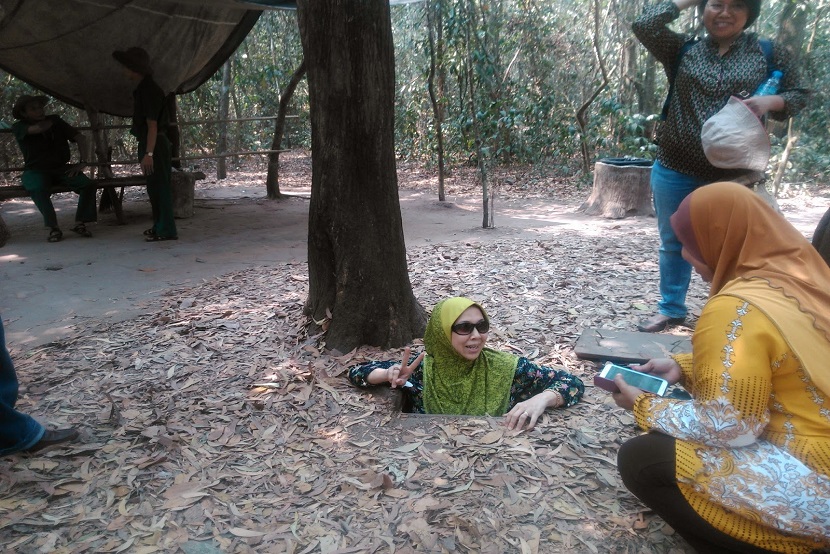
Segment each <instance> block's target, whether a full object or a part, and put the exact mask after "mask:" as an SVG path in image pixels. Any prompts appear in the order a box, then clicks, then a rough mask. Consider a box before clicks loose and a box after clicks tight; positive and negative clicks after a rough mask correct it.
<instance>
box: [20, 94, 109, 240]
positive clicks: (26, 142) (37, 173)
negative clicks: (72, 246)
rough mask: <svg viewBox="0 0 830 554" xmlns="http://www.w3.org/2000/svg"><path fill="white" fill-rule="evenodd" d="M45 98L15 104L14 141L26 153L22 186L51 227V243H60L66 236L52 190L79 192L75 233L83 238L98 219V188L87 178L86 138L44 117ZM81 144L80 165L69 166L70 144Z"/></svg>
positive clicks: (25, 97)
mask: <svg viewBox="0 0 830 554" xmlns="http://www.w3.org/2000/svg"><path fill="white" fill-rule="evenodd" d="M48 102H49V99H48V98H46V97H45V96H30V95H28V94H24V95H23V96H21V97H20V98H18V99H17V101H16V102H15V103H14V108H13V109H12V115H13V116H14V118H15V119H16V120H17V121H15V123H14V124H13V125H12V132H13V133H14V138H16V139H17V144H19V145H20V150H21V152H23V161H24V170H23V177H22V181H23V187H24V188H25V189H26V191H28V193H29V195H30V196H31V197H32V201H34V203H35V206H37V209H38V210H40V213H41V214H42V215H43V222H44V223H45V224H46V226H47V227H49V229H50V231H49V238H48V239H47V240H48V241H49V242H58V241H60V240H61V239H62V238H63V233H62V232H61V230H60V227H58V216H57V214H55V207H54V206H53V205H52V199H51V198H50V196H51V194H52V193H51V188H52V187H53V186H57V185H62V186H67V187H69V188H71V189H72V190H73V191H75V192H76V193H78V209H77V211H76V212H75V226H74V227H73V228H72V230H73V231H74V232H75V233H77V234H79V235H81V236H82V237H91V236H92V233H90V232H89V230H88V229H87V228H86V223H91V222H94V221H96V220H97V219H98V217H97V212H96V208H95V186H94V183H93V182H92V180H91V179H90V178H89V177H87V176H86V175H84V173H83V169H84V167H85V166H86V163H87V160H89V148H88V144H87V142H86V138H85V137H84V136H83V135H82V134H81V133H80V132H79V131H78V130H77V129H75V128H74V127H72V126H71V125H69V124H68V123H67V122H66V121H64V120H63V119H61V118H60V117H59V116H57V115H45V113H44V110H43V108H44V106H46V104H47V103H48ZM70 141H71V142H74V143H76V144H77V145H78V154H79V156H80V160H79V163H77V164H74V165H68V164H69V160H70V159H71V152H70V150H69V142H70Z"/></svg>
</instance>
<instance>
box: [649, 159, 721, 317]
mask: <svg viewBox="0 0 830 554" xmlns="http://www.w3.org/2000/svg"><path fill="white" fill-rule="evenodd" d="M706 183H707V181H704V180H703V179H699V178H697V177H692V176H690V175H685V174H683V173H679V172H677V171H674V170H672V169H668V168H667V167H664V166H662V165H660V162H657V161H655V162H654V165H653V166H652V167H651V193H652V197H653V199H654V211H655V212H656V214H657V230H658V231H659V233H660V296H661V299H660V302H659V303H658V304H657V311H658V312H660V313H661V314H663V315H665V316H668V317H686V292H687V291H688V290H689V281H690V280H691V278H692V266H691V265H689V263H688V262H687V261H686V260H684V259H683V257H682V256H681V255H680V251H681V250H682V248H683V247H682V245H681V244H680V241H679V240H677V237H676V236H674V230H673V229H672V228H671V223H670V222H669V218H671V216H672V215H673V214H674V212H676V211H677V207H678V206H680V203H681V202H682V201H683V199H684V198H686V197H687V196H688V195H689V194H690V193H691V192H692V191H693V190H695V189H696V188H698V187H701V186H703V185H705V184H706Z"/></svg>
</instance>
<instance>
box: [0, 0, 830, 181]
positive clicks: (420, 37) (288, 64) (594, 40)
mask: <svg viewBox="0 0 830 554" xmlns="http://www.w3.org/2000/svg"><path fill="white" fill-rule="evenodd" d="M646 1H651V0H643V1H642V2H637V3H614V2H610V1H609V0H599V3H598V4H597V5H596V6H597V9H598V14H599V17H600V21H601V23H600V29H599V32H598V33H597V35H596V36H594V29H593V13H592V10H593V6H594V4H592V3H588V2H585V0H562V1H560V2H546V1H543V0H430V1H429V2H426V1H425V2H416V3H411V4H403V5H396V6H392V7H391V15H392V26H393V37H394V41H395V58H396V79H397V89H396V111H395V125H396V148H397V154H398V156H399V157H401V158H410V159H421V160H433V161H434V160H435V155H436V154H435V150H436V129H435V121H434V117H433V113H432V106H431V103H430V99H429V95H428V90H427V76H428V73H429V39H428V35H427V29H428V25H427V18H426V9H427V7H428V6H430V5H434V6H436V8H435V9H436V10H440V15H441V18H440V19H441V20H442V22H443V25H442V27H441V36H442V38H443V51H442V56H441V58H440V59H439V60H438V62H439V70H440V72H441V73H442V74H443V75H444V76H445V81H444V88H443V93H444V95H443V103H442V107H443V110H444V113H445V116H444V122H443V126H442V130H443V135H444V147H445V155H446V157H447V161H448V162H449V163H450V164H452V163H475V162H477V161H478V160H477V159H476V156H477V152H480V153H481V154H482V155H483V156H485V157H486V158H487V159H486V161H487V163H489V164H508V163H522V164H538V165H540V167H541V166H545V167H548V168H554V169H555V170H556V171H557V172H559V173H562V174H566V175H572V174H576V173H579V172H580V171H581V167H582V159H581V150H580V148H581V145H582V144H583V142H584V143H585V144H586V145H587V148H588V153H589V155H590V156H591V157H592V158H593V159H597V158H601V157H619V156H625V155H629V156H637V157H645V158H650V157H653V155H654V151H655V146H654V145H653V144H652V141H651V138H652V136H653V133H654V128H655V125H656V123H657V121H656V120H657V116H656V113H654V112H657V111H659V109H660V106H661V105H662V100H663V97H664V95H665V77H664V76H663V72H662V68H661V67H660V66H659V65H658V66H657V70H656V73H655V75H656V76H654V77H651V78H650V79H651V82H648V79H649V77H648V76H647V75H646V65H647V64H646V61H647V54H646V53H645V51H644V49H643V48H642V47H641V46H639V45H638V44H636V41H634V42H635V45H634V47H633V48H632V49H631V50H630V52H632V54H631V55H632V56H633V60H627V58H626V52H627V51H628V50H626V49H627V45H628V44H630V43H631V42H632V41H633V38H632V35H631V31H630V22H631V20H633V18H634V17H636V15H637V14H638V13H639V12H640V10H641V9H642V7H643V5H644V3H645V2H646ZM788 1H790V0H770V2H765V4H764V9H763V11H762V16H761V18H760V19H759V21H758V23H757V24H756V25H755V27H756V28H755V29H753V30H757V32H759V33H760V34H762V35H764V36H770V37H774V36H776V34H777V30H778V22H779V20H780V17H781V11H782V6H784V3H785V2H788ZM799 8H800V9H804V10H807V21H808V22H809V25H808V27H809V28H808V29H807V30H806V33H805V36H806V37H807V38H806V40H807V44H805V51H807V53H806V54H805V55H804V56H803V59H802V66H803V68H804V71H805V74H806V75H807V78H808V82H809V86H810V87H811V89H812V90H813V91H814V94H813V97H812V100H811V103H810V105H809V106H808V108H807V109H806V110H804V111H803V112H802V113H801V114H800V115H799V116H798V117H797V118H796V119H795V131H796V132H797V133H798V134H799V137H800V138H799V141H798V143H797V145H796V147H795V148H794V149H793V150H792V152H791V153H790V157H789V163H788V170H787V173H786V175H785V178H786V180H788V181H790V182H792V183H813V182H816V181H823V180H825V179H826V178H827V172H828V169H827V168H828V167H830V163H828V162H830V148H828V145H827V142H826V140H825V137H826V135H827V132H828V129H830V99H829V98H828V95H827V93H826V92H825V91H827V90H830V71H828V69H827V68H828V67H830V23H828V22H830V18H828V17H826V13H825V14H824V15H822V14H819V13H816V10H817V9H818V8H817V7H816V6H814V5H811V4H807V3H805V2H803V1H800V2H799ZM825 11H826V9H825ZM695 25H696V22H695V21H694V18H693V17H692V14H691V13H690V12H684V16H683V17H682V18H681V19H680V20H679V21H678V22H677V23H676V28H677V29H678V30H688V29H691V28H693V27H694V26H695ZM597 53H599V56H600V58H601V59H602V60H603V63H604V66H605V70H606V74H607V76H608V82H607V83H605V84H604V86H603V77H602V72H601V71H600V67H599V64H598V62H597ZM301 60H302V52H301V46H300V38H299V31H298V28H297V20H296V13H295V12H292V11H285V10H277V11H272V12H265V13H264V14H263V16H262V17H261V18H260V20H259V22H258V23H257V25H256V26H255V27H254V29H253V30H252V32H251V33H250V35H249V36H248V37H247V38H246V40H245V41H244V43H243V44H242V45H241V46H240V48H239V49H238V50H237V51H236V52H235V53H234V55H233V57H232V64H233V73H232V76H233V77H232V82H231V102H230V117H232V118H233V117H236V118H242V117H254V116H261V115H268V116H271V115H275V114H276V112H277V107H278V104H279V98H280V94H281V90H282V87H283V86H285V84H286V83H287V82H288V80H289V78H290V76H291V74H292V73H293V71H294V70H295V69H296V68H297V67H298V65H299V64H300V62H301ZM632 68H633V69H632ZM632 71H633V73H632ZM0 78H2V82H3V86H2V87H0V106H2V108H3V110H4V113H5V114H8V113H9V112H10V111H11V105H12V103H13V101H14V98H16V97H17V96H18V95H19V94H21V93H23V92H34V91H32V90H31V88H30V87H28V85H25V84H24V83H21V82H19V81H17V80H16V79H13V78H10V77H8V76H7V75H5V74H2V73H0ZM221 87H222V75H221V70H220V71H219V72H217V74H216V75H214V76H212V77H211V78H210V79H209V80H208V81H207V82H206V83H205V84H204V85H203V86H202V87H200V88H199V89H198V90H197V91H195V92H193V93H191V94H188V95H184V96H182V97H180V98H179V109H180V119H181V120H183V121H199V120H209V119H216V118H217V113H218V105H219V97H220V94H221ZM637 87H639V88H637ZM643 91H645V92H643ZM593 95H596V98H594V99H593V101H591V102H590V103H589V105H588V107H587V110H586V111H585V128H584V130H583V129H580V127H579V125H578V123H577V120H576V114H577V112H578V110H579V109H580V107H581V106H583V104H585V103H586V102H588V101H589V99H590V98H592V96H593ZM61 106H62V105H61V104H60V103H59V102H55V103H54V104H53V107H54V108H58V111H60V112H64V113H65V115H66V116H67V119H68V120H70V121H73V122H76V123H81V124H82V123H83V122H84V117H83V115H82V114H78V113H77V112H76V111H74V110H69V109H66V108H65V107H63V108H62V107H61ZM290 106H291V107H290V110H289V113H291V114H292V115H294V116H297V117H296V119H291V120H289V121H288V123H287V125H286V134H285V137H284V139H283V145H284V146H287V147H295V146H303V147H308V146H309V145H310V125H309V120H308V113H309V106H308V90H307V85H306V82H305V81H303V82H301V83H300V86H298V87H297V89H296V91H295V93H294V96H293V99H292V102H291V105H290ZM106 122H115V123H118V122H120V121H112V120H111V119H109V118H108V119H107V120H106ZM218 132H219V127H218V126H217V125H198V126H188V127H184V128H183V138H184V143H185V147H186V149H187V153H190V154H206V153H211V152H214V151H215V149H216V143H217V139H218ZM272 133H273V122H272V121H264V122H263V121H259V122H245V123H232V124H229V143H230V144H229V148H230V149H231V150H237V151H239V150H264V149H267V148H269V147H270V142H271V138H272ZM0 136H2V135H0ZM119 140H120V142H121V143H123V144H125V145H127V146H128V145H129V142H128V141H126V140H124V139H123V137H122V138H121V139H115V140H114V142H116V143H118V141H119ZM6 142H8V141H6ZM3 144H4V141H2V140H0V155H2V148H4V146H3ZM479 146H480V148H479ZM12 147H14V145H12ZM783 147H784V145H783V144H774V145H773V155H774V156H780V154H781V151H782V150H783ZM15 151H16V150H15ZM774 159H776V158H774Z"/></svg>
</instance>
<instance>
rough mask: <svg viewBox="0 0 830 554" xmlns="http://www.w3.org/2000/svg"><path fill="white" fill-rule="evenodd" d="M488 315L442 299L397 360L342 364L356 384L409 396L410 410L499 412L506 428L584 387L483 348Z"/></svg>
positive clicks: (522, 424)
mask: <svg viewBox="0 0 830 554" xmlns="http://www.w3.org/2000/svg"><path fill="white" fill-rule="evenodd" d="M489 331H490V319H489V318H488V317H487V313H486V312H485V311H484V308H482V307H481V306H480V305H479V304H477V303H475V302H473V301H472V300H470V299H469V298H463V297H454V298H447V299H445V300H442V301H441V302H439V303H438V304H436V305H435V307H434V308H433V309H432V315H431V316H430V318H429V323H428V324H427V329H426V332H425V333H424V348H425V349H426V352H423V353H421V354H420V355H419V356H416V357H415V358H410V351H409V348H407V349H406V350H405V351H404V355H403V360H402V361H401V362H398V363H396V362H395V361H394V360H390V361H385V362H370V363H366V364H361V365H356V366H354V367H352V368H350V369H349V380H350V381H351V382H352V383H353V384H355V385H357V386H358V387H369V386H372V385H380V384H383V383H385V384H389V385H390V386H391V387H392V388H395V387H401V388H402V389H403V391H404V394H407V395H409V398H410V400H411V401H412V405H413V408H414V410H413V411H415V412H418V413H427V414H453V415H490V416H502V415H503V416H505V425H507V427H508V428H510V429H522V428H527V429H532V428H533V427H534V425H536V421H537V420H538V419H539V417H541V415H542V413H543V412H544V411H545V410H546V409H547V408H565V407H568V406H573V405H574V404H576V403H577V402H579V399H580V398H582V393H583V392H584V390H585V387H584V386H583V384H582V381H581V380H580V379H579V377H576V376H574V375H571V374H570V373H568V372H566V371H564V370H557V369H553V368H549V367H545V366H540V365H537V364H534V363H533V362H531V361H530V360H528V359H527V358H523V357H519V356H516V355H514V354H509V353H507V352H500V351H498V350H493V349H492V348H486V347H485V346H484V345H485V343H486V342H487V335H488V333H489Z"/></svg>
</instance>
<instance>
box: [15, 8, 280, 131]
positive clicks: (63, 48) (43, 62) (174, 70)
mask: <svg viewBox="0 0 830 554" xmlns="http://www.w3.org/2000/svg"><path fill="white" fill-rule="evenodd" d="M253 6H254V5H253V4H245V5H244V6H243V4H241V3H237V2H234V1H232V0H207V1H195V0H194V1H187V0H185V1H176V0H59V1H56V0H4V1H3V2H2V3H0V67H2V68H3V69H4V70H6V71H7V72H8V73H11V74H12V75H14V76H16V77H18V78H20V79H22V80H23V81H26V82H27V83H29V84H31V85H33V86H35V87H37V88H38V89H40V90H42V91H44V92H46V93H48V94H50V95H52V96H54V97H55V98H59V99H60V100H63V101H64V102H67V103H69V104H72V105H74V106H76V107H79V108H86V107H90V108H93V109H96V110H98V111H100V112H104V113H109V114H112V115H120V116H128V115H130V114H131V113H132V92H131V91H132V89H133V88H134V86H135V85H134V84H132V83H130V82H129V81H127V79H126V78H125V75H124V70H123V68H122V67H121V65H120V64H118V62H116V61H115V60H114V59H113V57H112V52H113V51H114V50H126V49H127V48H129V47H130V46H141V47H143V48H144V49H145V50H147V52H149V54H150V60H151V65H152V66H153V69H154V71H155V73H154V77H155V80H156V81H157V82H158V83H159V85H160V86H161V88H163V89H164V90H165V91H167V92H176V93H185V92H190V91H192V90H194V89H196V88H197V87H198V86H199V85H201V84H202V83H203V82H205V81H206V80H207V79H208V78H209V77H210V76H211V75H213V73H215V72H216V70H217V69H218V68H219V67H220V66H221V65H222V64H223V63H224V62H225V60H226V59H227V58H228V57H229V56H230V55H231V54H232V53H233V52H234V50H236V48H237V47H238V46H239V44H240V43H241V42H242V40H243V39H244V38H245V36H246V35H247V34H248V32H249V31H250V30H251V28H252V27H253V26H254V23H256V21H257V19H258V18H259V15H260V14H261V13H262V12H261V11H260V10H261V7H260V8H259V9H256V8H254V9H248V8H251V7H253ZM274 7H275V6H274Z"/></svg>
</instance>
